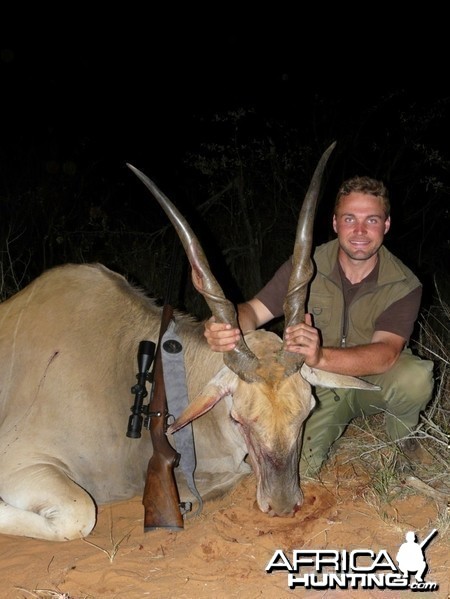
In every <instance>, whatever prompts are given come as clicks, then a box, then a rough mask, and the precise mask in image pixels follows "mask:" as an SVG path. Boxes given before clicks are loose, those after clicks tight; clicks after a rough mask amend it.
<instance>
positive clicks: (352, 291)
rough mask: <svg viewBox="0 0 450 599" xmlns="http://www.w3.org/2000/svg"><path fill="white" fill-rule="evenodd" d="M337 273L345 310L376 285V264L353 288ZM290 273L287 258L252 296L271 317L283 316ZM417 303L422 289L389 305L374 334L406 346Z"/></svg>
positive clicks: (377, 322)
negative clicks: (382, 333) (385, 334)
mask: <svg viewBox="0 0 450 599" xmlns="http://www.w3.org/2000/svg"><path fill="white" fill-rule="evenodd" d="M338 264H339V262H338ZM338 269H339V273H340V278H341V282H342V293H343V294H344V297H345V302H346V304H347V307H348V306H349V305H350V304H351V302H352V301H353V299H354V298H355V297H357V296H358V295H360V293H362V292H363V291H364V286H366V285H373V282H374V281H375V282H376V280H377V277H378V263H377V266H376V267H375V268H374V269H373V270H372V272H370V273H369V274H368V275H367V277H366V278H365V279H363V280H362V281H361V282H360V283H356V284H352V283H351V282H350V281H349V280H348V279H347V278H346V277H345V275H344V273H343V271H342V269H341V268H340V265H339V266H338ZM291 271H292V260H291V258H289V260H287V261H286V262H284V264H282V265H281V266H280V268H279V269H278V270H277V271H276V273H275V274H274V276H273V277H272V279H271V280H270V281H269V282H268V283H267V285H265V286H264V287H263V288H262V289H261V290H260V291H259V292H258V293H257V294H256V295H255V297H256V298H257V299H258V300H259V301H260V302H262V303H263V304H264V305H265V306H266V308H267V309H268V310H270V312H271V313H272V314H273V315H274V316H275V317H278V316H282V315H283V302H284V298H285V297H286V293H287V290H288V285H289V278H290V276H291ZM421 299H422V287H417V288H416V289H413V291H411V292H410V293H408V294H407V295H405V296H404V297H402V298H401V299H399V300H398V301H396V302H394V303H392V304H391V305H390V306H388V307H387V308H386V309H385V310H384V311H383V312H382V313H381V314H380V315H379V316H378V318H377V319H376V322H375V328H374V332H375V331H386V332H388V333H394V334H395V335H399V336H400V337H403V338H404V339H405V340H406V342H408V341H409V338H410V337H411V334H412V332H413V329H414V323H415V321H416V319H417V316H418V314H419V309H420V302H421ZM323 341H324V344H326V343H327V341H326V339H324V340H323Z"/></svg>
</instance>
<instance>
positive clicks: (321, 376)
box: [300, 364, 381, 391]
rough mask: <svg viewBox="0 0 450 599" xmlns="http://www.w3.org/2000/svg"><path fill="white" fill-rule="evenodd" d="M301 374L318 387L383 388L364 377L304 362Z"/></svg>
mask: <svg viewBox="0 0 450 599" xmlns="http://www.w3.org/2000/svg"><path fill="white" fill-rule="evenodd" d="M300 374H301V375H302V377H303V378H304V379H305V380H306V381H308V383H309V384H310V385H314V386H317V387H327V388H329V389H367V390H372V391H380V389H381V387H379V386H378V385H372V383H368V382H367V381H364V380H363V379H360V378H356V377H354V376H348V375H346V374H336V373H334V372H326V371H325V370H319V369H318V368H311V367H310V366H307V365H306V364H303V366H302V367H301V369H300Z"/></svg>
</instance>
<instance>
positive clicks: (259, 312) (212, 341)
mask: <svg viewBox="0 0 450 599" xmlns="http://www.w3.org/2000/svg"><path fill="white" fill-rule="evenodd" d="M237 311H238V321H239V326H240V329H233V328H231V325H229V324H224V323H219V322H216V321H215V318H214V316H212V317H211V318H210V319H209V320H207V321H206V324H205V337H206V339H207V341H208V345H209V347H210V348H211V349H212V350H213V351H219V352H225V351H230V350H231V349H233V348H234V347H236V343H237V341H238V339H239V337H240V335H241V334H242V333H241V331H242V332H244V333H246V332H247V331H254V330H255V329H257V328H258V327H260V326H262V325H263V324H266V322H269V321H271V320H272V319H273V318H274V316H273V314H272V313H271V312H270V310H268V309H267V308H266V306H265V305H264V304H263V303H262V302H260V301H259V300H258V299H256V298H253V299H251V300H249V301H248V302H245V303H243V304H238V306H237Z"/></svg>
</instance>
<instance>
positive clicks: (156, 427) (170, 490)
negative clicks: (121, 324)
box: [127, 303, 184, 532]
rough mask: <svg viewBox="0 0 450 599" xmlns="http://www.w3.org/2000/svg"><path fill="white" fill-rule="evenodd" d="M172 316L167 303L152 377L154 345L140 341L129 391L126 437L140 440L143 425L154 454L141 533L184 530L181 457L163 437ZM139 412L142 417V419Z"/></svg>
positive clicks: (162, 317) (146, 487) (145, 497)
mask: <svg viewBox="0 0 450 599" xmlns="http://www.w3.org/2000/svg"><path fill="white" fill-rule="evenodd" d="M172 314H173V308H172V306H171V305H170V304H167V303H166V304H165V305H164V307H163V310H162V315H161V326H160V331H159V339H158V346H157V349H156V356H155V359H154V364H153V370H152V372H151V374H149V373H148V371H149V369H150V366H151V362H152V361H153V354H154V348H155V344H154V343H152V342H151V341H141V342H140V344H139V352H138V365H139V373H138V374H137V379H138V383H137V385H135V386H134V387H132V389H131V391H132V393H134V394H135V402H134V405H133V406H132V408H131V412H132V415H131V416H130V418H129V421H128V430H127V437H132V438H138V437H140V436H141V428H142V424H143V422H144V426H145V427H146V428H148V429H149V430H150V437H151V439H152V445H153V454H152V456H151V457H150V460H149V462H148V466H147V478H146V481H145V488H144V494H143V498H142V503H143V505H144V508H145V512H144V532H147V531H149V530H154V529H155V528H170V529H172V530H180V529H182V528H183V527H184V524H183V516H182V511H181V508H182V507H183V504H182V503H180V496H179V493H178V487H177V482H176V479H175V475H174V468H176V467H177V466H178V464H179V461H180V454H179V453H178V452H177V451H176V450H175V449H174V448H173V447H172V445H171V444H170V443H169V440H168V438H167V435H166V431H167V419H168V416H169V411H168V407H167V397H166V392H165V386H164V376H163V367H162V355H161V339H162V336H163V335H164V333H165V332H166V329H167V327H168V326H169V323H170V320H171V318H172ZM152 346H153V347H152ZM147 380H150V381H151V383H152V387H151V393H150V401H149V404H148V405H147V406H143V400H144V398H145V397H146V396H147V391H146V389H145V383H146V381H147ZM150 408H151V411H150ZM142 413H144V414H145V419H144V418H143V416H142Z"/></svg>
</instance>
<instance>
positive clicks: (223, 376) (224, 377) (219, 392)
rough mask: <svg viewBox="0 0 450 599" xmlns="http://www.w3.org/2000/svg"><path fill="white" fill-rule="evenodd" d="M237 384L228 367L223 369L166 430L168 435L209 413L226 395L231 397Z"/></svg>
mask: <svg viewBox="0 0 450 599" xmlns="http://www.w3.org/2000/svg"><path fill="white" fill-rule="evenodd" d="M237 382H238V376H237V375H236V374H234V373H233V372H232V371H231V370H230V369H229V368H228V367H226V366H225V367H224V368H222V369H221V370H220V372H218V374H217V375H216V376H215V377H214V378H212V379H211V380H210V381H209V383H207V384H206V385H205V387H204V388H203V389H202V391H201V392H200V393H199V394H198V395H197V397H196V398H195V399H193V400H192V401H191V402H190V403H189V405H188V406H187V408H186V409H185V410H184V412H183V413H182V414H180V416H178V418H177V419H176V420H175V422H173V423H172V424H171V425H170V426H169V427H168V429H167V433H168V434H172V433H176V431H179V430H180V428H183V426H186V424H189V422H192V421H193V420H195V419H196V418H199V417H200V416H203V414H206V412H209V410H211V409H212V408H213V407H214V406H215V405H216V403H218V402H219V401H220V400H221V399H222V398H223V397H226V396H227V395H233V393H234V391H235V389H236V386H237Z"/></svg>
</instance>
